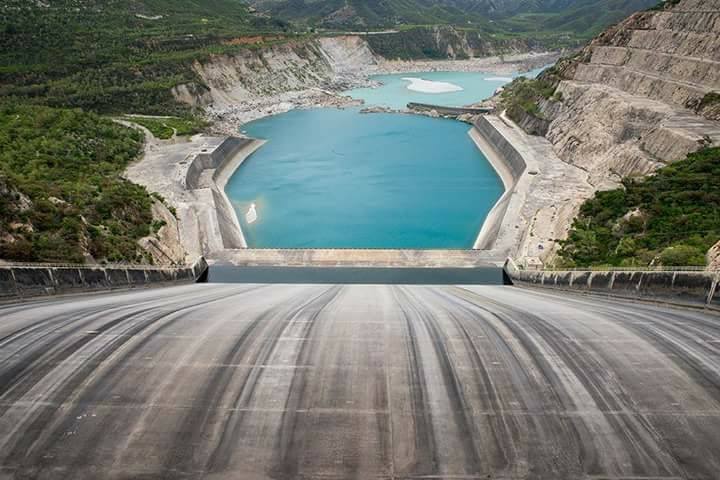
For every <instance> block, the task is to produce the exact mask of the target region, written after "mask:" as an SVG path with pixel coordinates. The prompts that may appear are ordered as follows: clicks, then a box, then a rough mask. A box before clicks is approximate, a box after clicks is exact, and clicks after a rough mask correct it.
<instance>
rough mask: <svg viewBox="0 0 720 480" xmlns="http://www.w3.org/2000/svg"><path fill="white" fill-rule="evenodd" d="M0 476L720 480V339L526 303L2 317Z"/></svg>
mask: <svg viewBox="0 0 720 480" xmlns="http://www.w3.org/2000/svg"><path fill="white" fill-rule="evenodd" d="M0 318H2V321H0V359H1V361H0V379H1V381H0V477H2V478H8V479H9V478H18V479H20V478H22V479H57V478H72V479H75V480H78V479H80V480H82V479H98V478H102V479H128V478H147V479H150V478H153V479H155V478H178V479H240V480H243V479H270V478H272V479H294V478H326V479H329V478H361V479H370V478H383V479H394V478H397V479H400V478H403V479H428V478H433V479H460V478H462V479H481V478H482V479H487V478H493V479H600V478H603V479H615V480H618V479H626V480H629V479H653V480H662V479H666V480H671V479H673V480H677V479H696V480H699V479H707V480H710V479H717V472H718V471H720V447H719V445H720V355H719V353H720V323H719V322H718V317H717V316H711V315H709V314H706V313H702V312H699V311H690V310H687V311H686V310H672V309H666V308H660V307H655V306H646V305H640V304H629V303H623V302H621V301H609V300H601V299H592V298H579V297H573V296H570V295H564V296H560V295H558V294H555V293H553V292H550V293H546V292H536V291H528V290H524V289H520V288H517V287H490V286H477V287H452V286H447V287H430V286H423V287H420V286H412V287H409V286H359V285H356V286H338V285H314V286H309V285H294V286H287V285H284V286H283V285H275V286H267V285H266V286H262V285H222V284H204V285H194V286H182V287H173V288H167V289H162V290H152V291H140V292H135V293H132V294H129V293H122V294H103V295H98V296H92V297H87V298H82V299H79V298H75V299H72V300H68V299H56V300H51V301H43V302H37V303H30V304H25V305H22V306H4V307H0Z"/></svg>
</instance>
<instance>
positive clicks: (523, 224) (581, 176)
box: [471, 115, 594, 258]
mask: <svg viewBox="0 0 720 480" xmlns="http://www.w3.org/2000/svg"><path fill="white" fill-rule="evenodd" d="M484 118H485V119H486V120H487V121H488V122H489V123H490V124H491V125H492V127H493V128H494V129H495V130H496V131H497V132H498V133H500V134H501V135H502V136H503V137H504V138H505V139H506V140H507V141H508V142H509V143H510V144H511V145H512V147H514V148H515V150H517V152H518V153H519V154H520V155H521V156H522V158H523V159H524V161H525V163H526V169H525V171H524V172H523V173H522V175H520V176H519V178H518V180H517V182H516V183H515V184H514V187H512V190H511V192H512V193H511V195H510V198H509V203H508V205H507V210H506V211H505V213H504V215H502V216H499V218H492V212H491V215H490V216H489V217H488V221H486V225H484V226H483V229H486V228H489V227H490V222H497V223H499V225H497V226H496V229H495V230H496V232H497V233H496V237H495V240H494V242H492V241H491V242H490V244H491V245H490V246H489V247H488V249H487V250H486V255H487V256H488V257H491V258H506V257H508V256H511V257H514V258H526V257H536V258H537V257H547V256H548V254H549V253H550V252H552V251H553V250H554V248H555V240H556V239H558V238H563V237H564V236H565V235H566V232H567V230H568V228H569V226H570V223H571V222H572V219H573V218H574V217H575V213H576V212H577V209H578V208H579V206H580V204H581V203H582V202H583V201H584V200H585V199H587V198H589V197H590V196H591V195H592V194H593V192H594V189H593V187H592V186H591V185H590V184H589V183H588V182H587V172H585V171H583V170H581V169H579V168H578V167H576V166H573V165H570V164H568V163H565V162H563V161H562V160H561V159H560V158H559V157H558V156H557V155H556V154H555V152H554V150H553V147H552V144H550V142H548V141H547V140H546V139H545V138H544V137H538V136H533V135H528V134H526V133H525V132H524V131H522V129H521V128H520V127H518V126H517V125H515V124H514V123H513V122H512V121H511V120H510V119H508V118H507V117H505V116H504V115H503V116H495V115H486V116H485V117H484ZM471 137H472V138H473V140H474V141H475V142H476V144H477V145H478V148H480V150H481V151H483V153H484V154H485V156H486V157H487V158H488V160H489V161H490V163H491V164H492V165H493V166H494V167H495V168H496V170H497V171H498V174H499V175H500V177H501V178H502V179H503V183H504V184H505V186H506V188H508V186H511V185H512V175H511V173H510V172H509V171H508V169H507V166H506V165H505V163H506V162H505V160H504V155H505V154H504V153H503V151H501V149H499V148H498V147H497V145H494V144H493V143H491V142H488V141H487V139H484V138H483V137H482V135H481V134H480V132H479V131H478V130H477V129H473V131H471ZM482 235H483V233H482V231H481V234H480V235H479V238H478V242H476V246H477V245H478V243H483V241H482Z"/></svg>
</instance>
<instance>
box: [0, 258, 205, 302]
mask: <svg viewBox="0 0 720 480" xmlns="http://www.w3.org/2000/svg"><path fill="white" fill-rule="evenodd" d="M207 269H208V264H207V262H206V261H205V259H204V258H202V257H201V258H200V259H198V260H197V261H196V262H195V263H194V264H193V265H188V266H184V267H153V266H146V267H145V266H127V267H125V266H122V265H119V266H101V265H93V266H85V265H77V266H54V265H12V264H7V265H0V300H16V299H24V298H32V297H39V296H45V295H60V294H68V293H83V292H95V291H106V290H115V289H127V288H136V287H141V286H150V285H174V284H181V283H193V282H202V281H206V279H207Z"/></svg>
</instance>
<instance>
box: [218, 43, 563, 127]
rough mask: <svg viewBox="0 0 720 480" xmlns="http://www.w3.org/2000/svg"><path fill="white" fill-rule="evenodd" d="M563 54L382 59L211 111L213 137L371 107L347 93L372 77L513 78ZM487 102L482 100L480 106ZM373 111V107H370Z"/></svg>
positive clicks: (553, 60)
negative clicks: (327, 82)
mask: <svg viewBox="0 0 720 480" xmlns="http://www.w3.org/2000/svg"><path fill="white" fill-rule="evenodd" d="M563 53H564V52H562V51H548V52H528V53H517V54H510V55H503V56H492V57H478V58H471V59H467V60H410V61H405V60H385V59H379V60H378V61H377V63H376V64H375V65H370V66H369V67H368V68H367V69H365V70H364V71H362V72H360V71H357V72H352V73H345V74H344V75H341V76H338V77H337V78H336V79H335V82H334V84H333V85H331V86H329V87H326V88H320V87H314V88H308V89H304V90H293V91H288V92H283V93H279V94H274V95H268V96H259V97H257V98H255V99H253V100H252V101H250V102H244V103H242V104H234V105H232V106H224V107H209V108H207V109H206V112H207V113H208V117H209V119H210V120H212V121H213V123H214V125H213V127H211V129H210V133H211V134H215V135H228V136H237V135H243V136H244V134H241V133H240V132H241V130H242V126H243V125H244V124H246V123H249V122H252V121H255V120H260V119H262V118H265V117H269V116H272V115H277V114H280V113H286V112H289V111H291V110H295V109H310V108H333V107H334V108H350V107H364V106H368V105H366V104H365V102H364V101H362V100H357V99H354V98H352V97H350V96H348V95H345V94H344V93H343V92H346V91H348V90H352V89H354V88H362V87H368V86H372V85H376V84H377V82H375V81H374V80H372V79H371V78H370V77H372V76H375V75H395V74H402V73H424V72H467V73H480V72H481V73H488V74H493V75H510V74H514V73H524V72H528V71H531V70H534V69H535V68H539V67H542V66H544V65H548V64H550V63H554V62H555V61H557V59H558V58H560V57H561V56H562V55H563ZM482 100H484V99H478V102H480V101H482ZM368 107H369V108H373V106H368Z"/></svg>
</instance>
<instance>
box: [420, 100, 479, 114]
mask: <svg viewBox="0 0 720 480" xmlns="http://www.w3.org/2000/svg"><path fill="white" fill-rule="evenodd" d="M407 108H408V109H409V110H417V111H422V112H429V111H433V110H434V111H436V112H437V113H438V114H439V115H454V116H457V115H466V114H469V115H480V114H483V113H490V112H492V110H493V109H492V108H482V107H480V108H473V107H445V106H442V105H432V104H430V103H416V102H410V103H408V104H407Z"/></svg>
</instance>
